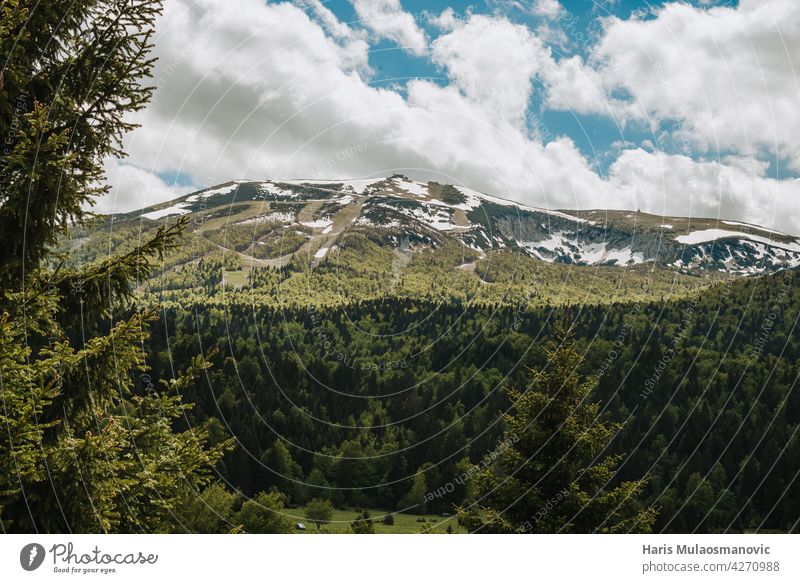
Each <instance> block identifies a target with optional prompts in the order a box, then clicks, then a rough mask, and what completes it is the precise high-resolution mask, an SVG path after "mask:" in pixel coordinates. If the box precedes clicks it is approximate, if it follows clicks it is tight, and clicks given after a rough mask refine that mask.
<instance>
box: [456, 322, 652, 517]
mask: <svg viewBox="0 0 800 583" xmlns="http://www.w3.org/2000/svg"><path fill="white" fill-rule="evenodd" d="M559 336H560V338H559V340H558V341H557V342H558V346H557V347H556V348H555V349H552V350H549V351H548V361H547V365H546V367H544V368H543V369H542V370H538V371H532V372H533V379H532V380H533V382H532V385H531V388H530V389H529V390H526V391H519V390H512V391H510V397H511V402H512V404H513V410H512V412H511V413H509V414H506V415H505V416H504V417H505V422H506V426H507V431H508V437H509V438H508V439H506V440H505V441H504V442H503V443H502V444H501V446H500V447H499V448H498V450H497V451H496V452H495V456H496V457H495V461H494V463H491V464H487V465H486V466H485V467H483V468H480V469H478V468H476V472H475V475H474V477H473V479H472V484H473V489H474V495H475V499H476V503H475V504H474V505H472V506H471V507H468V508H467V509H460V510H459V522H460V523H461V524H462V525H464V526H465V527H466V528H467V529H468V530H470V531H475V532H494V533H513V532H520V533H529V532H539V533H554V532H572V533H588V532H606V533H613V532H649V531H650V530H651V528H652V525H653V522H654V521H655V518H656V514H657V513H656V510H655V509H654V508H650V507H643V506H642V504H641V503H640V502H639V500H638V498H639V496H640V495H641V493H642V490H643V489H644V486H645V480H635V481H630V482H622V483H617V482H615V481H614V474H615V470H616V468H617V465H618V463H619V461H620V459H621V456H618V455H607V456H604V455H603V451H604V449H605V448H606V447H607V446H608V444H609V443H610V442H611V440H612V439H613V438H614V435H615V434H616V433H617V431H618V430H619V429H620V426H619V425H618V424H615V423H604V422H602V419H601V418H600V414H599V411H600V406H599V404H598V403H596V402H591V400H590V399H591V393H592V391H593V389H594V388H595V386H596V380H595V379H592V378H588V379H582V378H581V377H580V376H579V374H578V371H577V369H578V366H579V365H580V363H581V355H580V353H579V352H578V351H577V349H576V347H575V343H574V340H573V338H572V337H571V336H570V334H569V333H568V332H564V331H563V329H562V331H561V333H560V335H559Z"/></svg>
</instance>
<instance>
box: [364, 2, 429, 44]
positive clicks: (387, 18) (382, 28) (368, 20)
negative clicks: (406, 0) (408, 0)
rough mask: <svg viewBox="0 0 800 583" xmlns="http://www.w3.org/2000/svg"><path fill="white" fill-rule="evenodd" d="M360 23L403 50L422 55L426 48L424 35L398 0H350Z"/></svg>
mask: <svg viewBox="0 0 800 583" xmlns="http://www.w3.org/2000/svg"><path fill="white" fill-rule="evenodd" d="M351 3H352V4H353V8H355V9H356V14H357V15H358V18H359V19H360V20H361V23H362V24H363V25H364V26H366V27H367V28H369V29H370V30H371V31H372V32H373V33H374V34H375V35H376V36H377V37H378V38H386V39H389V40H391V41H393V42H395V43H397V44H398V45H400V46H401V47H402V48H404V49H405V50H407V51H409V52H411V53H414V54H416V55H422V54H424V53H425V50H426V49H427V46H428V39H427V37H426V36H425V33H424V32H423V31H422V30H421V29H420V28H419V26H417V23H416V21H415V20H414V16H413V15H412V14H410V13H408V12H406V11H405V10H403V7H402V6H401V5H400V0H351Z"/></svg>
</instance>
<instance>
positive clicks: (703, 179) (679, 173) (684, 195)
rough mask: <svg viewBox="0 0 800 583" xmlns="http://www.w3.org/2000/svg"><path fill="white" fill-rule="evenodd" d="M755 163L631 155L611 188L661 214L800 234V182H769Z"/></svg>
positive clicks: (615, 172)
mask: <svg viewBox="0 0 800 583" xmlns="http://www.w3.org/2000/svg"><path fill="white" fill-rule="evenodd" d="M766 169H767V165H766V164H764V163H760V162H756V161H754V160H753V159H751V158H740V157H734V158H729V159H727V160H724V161H695V160H692V159H691V158H688V157H686V156H682V155H668V154H665V153H663V152H646V151H645V150H642V149H634V150H626V151H624V152H623V153H622V154H621V155H620V157H619V158H618V159H617V160H616V161H615V162H614V164H613V165H612V166H611V169H610V181H611V186H612V188H614V189H615V190H617V191H618V192H626V193H627V197H628V198H629V199H631V200H632V201H634V203H633V204H632V205H631V206H630V207H629V208H634V206H635V207H636V208H642V210H647V211H650V212H654V213H657V214H661V213H663V214H667V215H678V216H701V217H712V218H713V217H720V218H728V219H730V218H732V219H739V220H745V221H747V222H750V223H756V224H760V225H763V226H766V227H776V228H779V229H784V230H788V231H792V232H798V231H800V221H799V220H798V217H800V183H798V182H797V181H794V180H785V181H780V180H775V179H773V178H768V177H766V175H765V173H766Z"/></svg>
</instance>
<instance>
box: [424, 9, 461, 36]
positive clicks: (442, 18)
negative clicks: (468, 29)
mask: <svg viewBox="0 0 800 583" xmlns="http://www.w3.org/2000/svg"><path fill="white" fill-rule="evenodd" d="M427 21H428V23H429V24H430V25H431V26H435V27H436V28H438V29H439V30H443V31H445V32H452V31H454V30H455V29H456V28H458V27H459V26H461V25H462V24H463V23H464V22H463V20H462V19H460V18H459V17H458V16H456V13H455V11H454V10H453V9H452V8H445V9H444V10H442V11H441V12H440V13H439V14H428V16H427Z"/></svg>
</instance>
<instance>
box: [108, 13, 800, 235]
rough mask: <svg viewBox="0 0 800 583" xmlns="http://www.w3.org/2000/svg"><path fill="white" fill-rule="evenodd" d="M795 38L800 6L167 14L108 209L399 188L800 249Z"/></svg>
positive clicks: (112, 166) (116, 165) (798, 43)
mask: <svg viewBox="0 0 800 583" xmlns="http://www.w3.org/2000/svg"><path fill="white" fill-rule="evenodd" d="M798 29H800V4H798V2H797V1H796V0H741V2H731V1H725V0H723V1H719V2H714V1H713V0H697V1H694V2H685V1H684V2H673V1H668V2H667V1H664V2H654V3H647V2H641V1H633V0H616V1H611V0H607V1H604V2H601V1H599V0H598V2H588V1H585V0H580V1H579V0H562V1H559V0H530V1H523V0H489V1H485V2H472V3H469V2H446V1H438V0H437V1H427V2H423V1H421V0H330V1H327V2H324V1H321V0H297V1H296V2H291V1H284V2H280V1H278V2H274V1H268V2H264V1H263V0H228V1H226V2H222V1H221V0H172V1H171V2H169V3H167V5H166V10H165V13H164V16H163V17H162V18H161V19H160V20H159V22H158V24H157V31H156V32H157V34H156V39H155V45H156V47H155V52H156V56H158V58H159V61H158V64H157V66H156V71H155V73H154V78H155V81H156V85H157V87H158V90H157V94H156V97H155V100H154V103H153V105H152V106H151V107H149V108H148V110H146V111H145V112H143V113H142V114H141V116H139V118H138V119H137V121H139V122H140V123H141V125H142V127H141V129H140V130H137V131H136V132H134V134H133V135H132V136H130V138H129V139H128V142H127V150H128V151H129V152H130V158H129V159H127V160H126V161H125V162H121V161H114V160H110V161H109V162H108V165H107V167H108V169H109V178H110V180H111V182H112V184H114V186H115V190H114V193H113V195H112V196H111V197H110V198H109V200H108V201H106V203H105V208H104V210H110V209H112V208H117V209H122V208H132V207H134V206H142V205H144V204H146V203H150V204H152V203H153V202H157V201H159V200H164V199H167V198H170V197H174V196H176V195H178V194H181V193H183V192H186V191H189V190H192V189H195V188H199V187H202V186H207V185H209V184H213V183H218V182H224V181H226V180H230V179H235V178H256V179H258V178H262V179H280V178H306V177H316V178H332V179H339V178H358V177H365V176H373V175H380V174H385V173H389V172H391V171H393V170H401V171H403V172H405V173H406V174H408V175H409V176H412V177H414V178H418V179H422V180H425V179H436V180H440V181H449V182H455V183H461V184H463V185H465V186H470V187H473V188H476V189H478V190H483V191H485V192H491V193H492V194H496V195H499V196H504V197H507V198H512V199H515V200H519V201H521V202H525V203H528V204H535V205H539V206H546V207H556V208H574V207H583V208H587V207H591V208H632V207H635V208H641V209H642V210H648V211H650V212H655V213H661V214H670V213H672V214H682V215H685V214H694V215H702V216H712V217H713V216H718V217H720V218H729V219H734V220H750V221H754V222H759V223H762V224H764V225H766V226H776V227H779V228H781V229H785V230H791V231H792V232H795V231H797V232H800V181H798V180H797V178H798V176H800V140H798V139H797V137H796V136H797V135H800V113H798V112H800V107H798V106H800V103H799V101H800V100H799V99H798V94H800V91H798V87H800V83H798V81H797V80H796V79H795V70H800V63H798V62H796V61H797V60H798V55H800V35H798V34H796V31H797V30H798ZM352 152H357V155H352V154H351V153H352ZM343 153H344V154H343ZM321 174H325V176H322V175H321ZM101 208H102V207H101Z"/></svg>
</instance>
